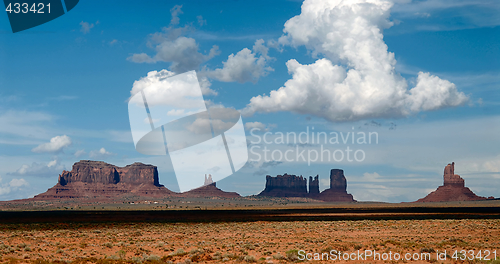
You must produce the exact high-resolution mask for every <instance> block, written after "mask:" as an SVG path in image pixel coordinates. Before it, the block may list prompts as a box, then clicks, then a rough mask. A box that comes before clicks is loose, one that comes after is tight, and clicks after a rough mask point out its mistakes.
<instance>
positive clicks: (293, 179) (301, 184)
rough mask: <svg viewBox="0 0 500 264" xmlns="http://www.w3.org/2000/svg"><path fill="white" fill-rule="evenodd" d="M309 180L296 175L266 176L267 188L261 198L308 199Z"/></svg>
mask: <svg viewBox="0 0 500 264" xmlns="http://www.w3.org/2000/svg"><path fill="white" fill-rule="evenodd" d="M307 195H308V193H307V179H305V178H304V177H302V176H296V175H288V174H286V173H285V174H284V175H278V176H276V177H272V176H270V175H267V176H266V188H265V189H264V191H262V192H261V193H260V194H259V196H272V197H307Z"/></svg>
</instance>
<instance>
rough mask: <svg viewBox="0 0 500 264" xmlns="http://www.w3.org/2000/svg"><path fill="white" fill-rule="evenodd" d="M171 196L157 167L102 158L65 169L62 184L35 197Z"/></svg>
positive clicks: (81, 162) (60, 180)
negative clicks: (161, 181) (125, 164)
mask: <svg viewBox="0 0 500 264" xmlns="http://www.w3.org/2000/svg"><path fill="white" fill-rule="evenodd" d="M128 193H131V194H135V195H139V196H159V197H161V196H170V195H175V193H174V192H172V191H170V190H168V189H167V188H165V187H164V186H163V185H160V184H159V180H158V170H157V168H156V166H153V165H146V164H142V163H138V162H136V163H134V164H131V165H128V166H125V167H118V166H115V165H111V164H108V163H105V162H102V161H91V160H82V161H80V162H77V163H75V164H74V165H73V169H72V170H71V171H63V172H62V173H61V175H59V180H58V183H57V184H56V185H55V186H54V187H52V188H50V189H48V190H47V192H45V193H42V194H39V195H36V196H35V197H34V198H35V199H61V198H62V199H64V198H109V197H113V196H117V195H120V194H128Z"/></svg>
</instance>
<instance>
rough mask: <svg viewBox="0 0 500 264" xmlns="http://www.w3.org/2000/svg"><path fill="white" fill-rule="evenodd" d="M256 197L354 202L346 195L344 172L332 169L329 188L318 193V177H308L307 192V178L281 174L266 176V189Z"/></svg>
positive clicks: (350, 196)
mask: <svg viewBox="0 0 500 264" xmlns="http://www.w3.org/2000/svg"><path fill="white" fill-rule="evenodd" d="M258 196H270V197H308V198H313V199H317V200H323V201H327V202H354V201H355V200H354V199H353V197H352V195H351V194H348V193H347V180H346V178H345V176H344V171H343V170H339V169H332V170H331V171H330V188H329V189H326V190H324V191H322V192H321V193H320V192H319V175H317V176H316V177H314V178H313V177H312V176H309V192H308V191H307V178H304V177H302V176H296V175H289V174H286V173H285V174H283V175H278V176H276V177H272V176H270V175H267V176H266V187H265V189H264V190H263V191H262V192H261V193H259V194H258Z"/></svg>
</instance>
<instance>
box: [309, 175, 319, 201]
mask: <svg viewBox="0 0 500 264" xmlns="http://www.w3.org/2000/svg"><path fill="white" fill-rule="evenodd" d="M318 195H319V175H316V177H314V178H313V177H312V176H309V196H310V197H316V196H318Z"/></svg>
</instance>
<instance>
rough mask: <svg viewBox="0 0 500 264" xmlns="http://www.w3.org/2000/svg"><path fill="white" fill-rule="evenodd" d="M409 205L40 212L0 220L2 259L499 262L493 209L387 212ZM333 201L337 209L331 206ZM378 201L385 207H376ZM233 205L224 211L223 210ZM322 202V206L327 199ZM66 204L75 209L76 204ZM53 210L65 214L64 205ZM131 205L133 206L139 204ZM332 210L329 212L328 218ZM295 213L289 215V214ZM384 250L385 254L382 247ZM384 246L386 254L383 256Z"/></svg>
mask: <svg viewBox="0 0 500 264" xmlns="http://www.w3.org/2000/svg"><path fill="white" fill-rule="evenodd" d="M487 203H488V204H486V205H488V206H490V207H491V208H492V212H493V211H495V212H496V211H498V210H496V209H494V208H497V206H496V203H497V202H496V201H489V202H487ZM493 203H494V204H493ZM478 205H479V204H478V203H477V202H476V203H471V202H469V203H465V202H462V203H453V204H439V203H436V204H429V208H430V210H431V211H432V212H439V211H440V210H441V209H440V208H441V207H440V206H446V208H456V209H457V210H459V211H460V212H468V211H471V212H472V211H474V210H473V209H474V208H477V206H478ZM483 205H484V204H483ZM149 206H150V208H149V209H151V208H153V207H154V205H149ZM414 206H415V205H414V204H406V205H404V204H400V205H390V204H386V205H384V204H373V205H368V207H370V208H372V209H373V208H375V209H377V208H378V209H377V210H379V209H380V211H381V213H379V214H377V213H376V212H375V213H374V212H370V213H366V214H362V213H361V214H360V213H359V210H358V209H360V208H366V207H367V205H366V204H365V205H363V204H352V205H351V209H356V210H358V216H359V217H356V218H355V219H351V218H349V217H346V216H347V215H349V214H345V213H344V214H343V213H342V212H340V213H339V211H338V210H346V208H343V207H345V205H333V204H332V205H330V207H331V208H333V209H332V210H333V211H334V212H337V213H332V214H331V215H330V216H328V215H325V214H320V215H319V216H318V217H319V218H318V217H316V218H315V217H309V216H304V215H303V214H302V215H300V214H297V212H295V211H293V208H294V207H296V204H293V203H291V204H289V205H283V206H281V207H278V208H275V210H279V209H281V210H286V209H290V210H292V212H294V214H296V215H297V216H298V218H297V219H300V221H293V220H290V221H283V218H278V219H275V218H273V217H274V216H273V214H272V213H269V214H268V215H265V216H263V217H262V219H263V220H255V219H256V218H251V219H250V218H249V219H247V220H245V219H243V220H241V219H239V220H237V221H232V220H231V221H218V220H217V221H212V220H208V221H203V220H202V219H200V220H198V221H189V220H188V221H186V219H182V217H183V215H185V214H186V213H190V212H191V211H196V210H197V211H202V212H203V213H204V214H206V215H210V214H212V213H213V214H220V213H221V211H220V210H216V209H214V208H212V209H210V208H208V209H207V210H200V209H196V210H171V211H169V210H168V209H156V211H155V212H160V213H162V212H163V213H171V214H174V215H176V214H177V215H179V219H178V221H175V220H172V219H169V220H168V221H159V220H158V219H155V220H152V221H144V220H141V221H128V220H127V219H122V220H121V221H120V219H115V220H112V221H108V220H109V219H108V220H106V221H99V220H96V221H85V219H81V220H80V221H77V222H75V221H65V220H64V218H61V221H55V222H54V221H52V222H50V221H46V222H44V219H40V220H39V221H38V220H37V219H32V220H31V221H23V220H21V221H17V222H12V221H11V222H9V221H0V222H2V223H1V224H0V262H1V263H40V264H42V263H102V264H104V263H110V264H111V263H292V262H306V263H307V262H310V263H500V260H498V259H499V257H498V255H500V219H499V217H498V214H496V213H494V214H486V215H485V214H482V213H480V212H479V213H475V214H470V215H469V214H465V215H463V214H462V215H460V214H455V213H453V214H443V215H441V216H439V214H432V215H428V214H427V215H426V214H425V213H423V214H419V213H415V214H414V216H415V217H412V215H411V214H400V215H399V216H398V215H397V214H394V213H391V210H393V211H404V210H405V208H406V209H408V208H410V209H411V208H413V207H414ZM419 206H420V205H419ZM288 207H289V208H288ZM301 207H303V205H302V206H301ZM335 207H338V208H336V209H335ZM262 208H263V207H262ZM342 208H343V209H342ZM384 208H385V209H386V211H384V210H383V209H384ZM419 208H422V207H419ZM443 208H445V207H443ZM469 208H470V209H469ZM146 209H148V208H147V207H143V208H142V210H146ZM233 209H234V208H233ZM233 209H227V210H226V211H227V212H228V213H229V214H230V213H231V212H232V210H233ZM263 209H265V208H263ZM313 209H314V208H313ZM334 209H335V210H337V211H335V210H334ZM348 209H349V208H348ZM493 209H494V210H493ZM252 210H253V209H252ZM265 210H270V209H265ZM318 210H319V209H318ZM322 210H326V209H325V205H323V209H322ZM349 210H350V209H349ZM387 210H388V211H387ZM443 210H444V209H443ZM74 211H75V212H76V213H78V210H74ZM476 211H477V210H476ZM8 212H15V210H8V211H3V212H1V213H2V216H5V214H6V213H8ZM24 212H26V211H24ZM51 212H56V213H57V212H64V213H68V210H66V209H64V210H59V211H58V210H54V211H51ZM130 212H135V213H137V212H139V213H140V212H141V210H133V211H130ZM145 212H146V211H145ZM269 212H271V211H269ZM384 212H386V213H384ZM387 212H389V213H387ZM70 213H71V212H70ZM95 213H96V214H103V213H104V214H106V213H107V214H112V213H113V211H106V210H101V211H99V210H96V211H95ZM335 214H337V217H333V215H335ZM351 215H352V214H351ZM354 215H355V214H354ZM377 215H378V216H377ZM374 216H375V217H374ZM422 216H424V217H422ZM293 217H294V216H290V217H289V218H290V219H293ZM363 218H364V219H363ZM307 219H312V220H307ZM318 219H319V220H318ZM4 220H5V219H4ZM25 220H26V219H25ZM367 251H369V252H372V254H374V253H378V254H380V257H379V258H374V257H368V256H366V255H365V256H364V258H363V257H362V258H361V259H359V255H358V254H359V253H361V254H362V256H363V254H364V253H366V252H367ZM339 252H340V254H341V255H339ZM472 252H473V257H472ZM344 253H348V254H354V255H351V257H353V256H354V259H349V257H348V259H347V260H346V259H344V258H343V256H344ZM384 253H385V255H382V254H384ZM443 253H444V254H443ZM389 254H390V256H391V259H388V256H389ZM397 255H399V257H400V259H399V260H395V257H396V256H397ZM486 255H488V256H486ZM321 256H322V258H323V259H322V260H321V259H320V260H314V258H315V257H316V258H318V257H321ZM438 256H439V258H438ZM495 256H496V257H497V260H495ZM335 257H336V259H334V258H335ZM485 257H486V260H485V259H484V258H485ZM339 258H340V260H339ZM383 258H385V260H384V259H383ZM309 259H310V260H309Z"/></svg>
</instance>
